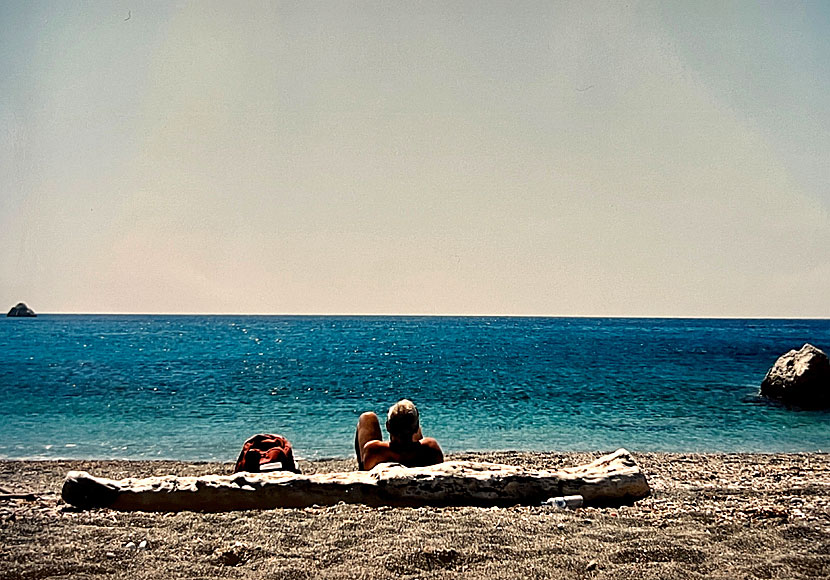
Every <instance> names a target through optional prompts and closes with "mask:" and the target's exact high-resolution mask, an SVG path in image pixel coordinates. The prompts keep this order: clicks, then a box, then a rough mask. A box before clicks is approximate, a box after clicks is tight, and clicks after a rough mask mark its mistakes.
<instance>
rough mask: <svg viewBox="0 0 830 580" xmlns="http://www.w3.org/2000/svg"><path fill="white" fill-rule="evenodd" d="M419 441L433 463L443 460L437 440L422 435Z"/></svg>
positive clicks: (442, 453)
mask: <svg viewBox="0 0 830 580" xmlns="http://www.w3.org/2000/svg"><path fill="white" fill-rule="evenodd" d="M420 443H421V448H422V449H424V451H426V453H427V454H428V455H429V458H430V461H432V462H433V463H441V462H443V461H444V452H443V451H442V450H441V446H440V445H439V444H438V441H436V440H435V439H433V438H432V437H424V438H423V439H421V441H420Z"/></svg>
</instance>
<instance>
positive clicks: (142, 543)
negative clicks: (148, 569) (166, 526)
mask: <svg viewBox="0 0 830 580" xmlns="http://www.w3.org/2000/svg"><path fill="white" fill-rule="evenodd" d="M149 547H150V546H149V545H148V544H147V540H141V541H140V542H139V543H138V549H139V550H146V549H148V548H149Z"/></svg>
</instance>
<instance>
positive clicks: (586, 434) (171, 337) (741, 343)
mask: <svg viewBox="0 0 830 580" xmlns="http://www.w3.org/2000/svg"><path fill="white" fill-rule="evenodd" d="M806 342H809V343H812V344H814V345H815V346H817V347H819V348H822V349H823V350H825V351H830V320H778V319H776V320H757V319H752V320H740V319H723V320H720V319H719V320H713V319H675V318H671V319H664V318H661V319H645V318H522V317H440V316H439V317H421V316H230V315H223V316H204V315H188V316H168V315H57V314H55V315H49V314H46V315H40V316H38V317H37V318H29V319H15V318H3V319H0V458H6V459H58V458H66V459H181V460H191V461H202V460H218V461H232V460H235V459H236V456H237V454H238V453H239V450H240V448H241V446H242V444H243V442H244V441H245V439H247V438H248V437H249V436H251V435H254V434H256V433H279V434H282V435H284V436H286V437H288V438H289V439H290V440H291V442H292V443H293V445H294V448H295V450H296V454H297V455H298V456H299V457H301V458H306V459H320V458H329V457H350V456H352V455H353V453H354V446H353V441H354V428H355V424H356V422H357V418H358V416H359V415H360V413H362V412H364V411H374V412H376V413H378V415H380V416H381V422H383V416H384V415H385V412H386V410H387V409H388V407H389V406H390V405H392V404H393V403H395V402H396V401H397V400H399V399H402V398H408V399H411V400H412V401H414V402H415V404H416V405H417V406H418V408H419V410H420V412H421V423H422V426H423V430H424V433H425V435H428V436H432V437H435V438H437V439H438V440H439V442H440V443H441V445H442V447H443V448H444V450H445V452H450V453H452V452H461V451H496V450H528V451H610V450H614V449H617V448H619V447H625V448H627V449H629V450H630V451H634V452H638V451H640V452H645V451H667V452H815V451H825V452H826V451H830V412H826V411H806V410H800V409H793V408H787V407H785V406H782V405H779V404H775V403H771V402H769V401H767V400H765V399H763V398H761V397H759V396H758V389H759V385H760V383H761V381H762V379H763V378H764V375H765V373H766V372H767V370H768V369H769V368H770V367H771V366H772V364H773V363H774V362H775V360H776V359H777V358H778V357H779V356H780V355H781V354H783V353H785V352H787V351H789V350H790V349H793V348H799V347H801V346H802V345H803V344H804V343H806Z"/></svg>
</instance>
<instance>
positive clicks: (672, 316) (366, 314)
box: [35, 311, 830, 320]
mask: <svg viewBox="0 0 830 580" xmlns="http://www.w3.org/2000/svg"><path fill="white" fill-rule="evenodd" d="M35 314H36V315H37V316H41V315H47V316H48V315H58V316H263V317H265V316H283V317H291V316H295V317H322V316H330V317H341V318H342V317H350V316H351V317H379V318H416V317H417V318H616V319H627V320H637V319H663V320H830V317H828V316H780V315H779V316H757V315H755V316H740V315H719V316H710V315H683V314H670V315H665V314H663V315H657V314H655V315H651V314H649V315H643V314H613V315H607V314H606V315H602V314H469V313H467V314H459V313H441V314H436V313H417V312H416V313H388V312H381V313H378V312H340V313H330V312H329V313H327V312H81V311H56V312H40V313H37V312H36V313H35Z"/></svg>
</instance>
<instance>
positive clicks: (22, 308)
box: [6, 302, 37, 318]
mask: <svg viewBox="0 0 830 580" xmlns="http://www.w3.org/2000/svg"><path fill="white" fill-rule="evenodd" d="M6 316H12V317H17V318H33V317H35V316H37V314H35V311H34V310H32V309H31V308H29V307H28V306H26V305H25V304H23V303H22V302H21V303H19V304H17V305H16V306H13V307H12V309H11V310H9V312H8V313H7V314H6Z"/></svg>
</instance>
